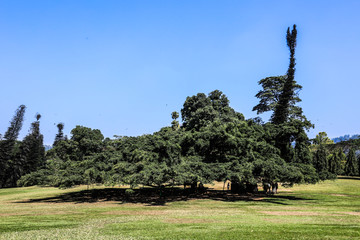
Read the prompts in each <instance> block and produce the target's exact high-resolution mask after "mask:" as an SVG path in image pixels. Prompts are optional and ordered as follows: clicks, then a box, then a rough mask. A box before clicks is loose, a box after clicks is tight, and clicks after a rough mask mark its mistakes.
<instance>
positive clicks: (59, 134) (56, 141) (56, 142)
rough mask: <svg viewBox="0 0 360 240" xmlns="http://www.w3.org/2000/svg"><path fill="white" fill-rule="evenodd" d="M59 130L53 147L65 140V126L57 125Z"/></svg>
mask: <svg viewBox="0 0 360 240" xmlns="http://www.w3.org/2000/svg"><path fill="white" fill-rule="evenodd" d="M57 128H58V133H57V134H56V136H55V140H54V143H53V146H56V145H57V144H58V143H59V142H60V141H63V140H65V137H64V133H63V129H64V124H63V123H59V124H58V125H57Z"/></svg>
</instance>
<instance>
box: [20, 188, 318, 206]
mask: <svg viewBox="0 0 360 240" xmlns="http://www.w3.org/2000/svg"><path fill="white" fill-rule="evenodd" d="M192 199H211V200H216V201H227V202H233V201H257V202H268V203H273V204H281V205H288V203H287V202H286V200H292V201H294V200H313V199H308V198H300V197H295V196H288V195H266V194H264V193H262V192H259V193H255V194H236V193H231V192H230V191H221V190H212V189H205V190H204V191H201V192H200V191H197V192H194V191H192V190H191V189H181V188H166V189H161V190H160V189H154V188H143V189H135V190H133V192H132V193H131V194H129V193H127V192H126V189H123V188H105V189H90V190H82V191H78V192H70V193H64V194H60V195H58V196H55V197H48V198H39V199H30V200H27V201H22V202H18V203H34V202H48V203H64V202H73V203H93V202H103V201H118V202H120V203H145V204H148V205H165V204H166V203H167V202H176V201H188V200H192Z"/></svg>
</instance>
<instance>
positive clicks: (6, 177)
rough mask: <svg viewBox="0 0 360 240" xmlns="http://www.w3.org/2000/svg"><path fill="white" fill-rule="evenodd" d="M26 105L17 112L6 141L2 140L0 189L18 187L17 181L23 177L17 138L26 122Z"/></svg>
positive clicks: (0, 148)
mask: <svg viewBox="0 0 360 240" xmlns="http://www.w3.org/2000/svg"><path fill="white" fill-rule="evenodd" d="M25 109H26V107H25V105H20V106H19V108H18V109H17V110H16V112H15V115H14V117H13V119H12V120H11V122H10V126H9V128H8V129H7V131H6V133H5V135H4V139H3V140H0V188H2V187H10V186H16V180H17V179H18V178H19V176H20V175H21V167H22V166H21V161H20V160H19V158H18V157H17V155H18V150H19V148H18V146H19V144H18V142H17V141H16V140H17V137H18V136H19V132H20V130H21V128H22V123H23V121H24V114H25Z"/></svg>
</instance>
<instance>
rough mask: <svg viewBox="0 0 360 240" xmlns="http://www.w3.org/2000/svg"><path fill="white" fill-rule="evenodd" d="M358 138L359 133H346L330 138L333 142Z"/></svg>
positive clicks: (359, 136)
mask: <svg viewBox="0 0 360 240" xmlns="http://www.w3.org/2000/svg"><path fill="white" fill-rule="evenodd" d="M359 138H360V135H359V134H354V135H351V136H350V135H349V134H346V135H344V136H340V137H336V138H333V139H332V140H333V141H334V143H339V142H345V141H349V140H351V139H359Z"/></svg>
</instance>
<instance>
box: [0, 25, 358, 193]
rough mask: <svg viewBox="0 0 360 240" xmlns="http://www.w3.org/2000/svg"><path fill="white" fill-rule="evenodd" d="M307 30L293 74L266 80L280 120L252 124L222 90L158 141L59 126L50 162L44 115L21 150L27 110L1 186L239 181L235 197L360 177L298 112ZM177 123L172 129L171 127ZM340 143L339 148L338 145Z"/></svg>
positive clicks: (271, 107) (12, 138) (262, 101)
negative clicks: (262, 187)
mask: <svg viewBox="0 0 360 240" xmlns="http://www.w3.org/2000/svg"><path fill="white" fill-rule="evenodd" d="M296 37H297V29H296V26H295V25H294V26H293V28H292V30H290V28H289V29H288V31H287V37H286V40H287V45H288V47H289V50H290V63H289V68H288V70H287V73H286V75H283V76H275V77H267V78H265V79H262V80H260V81H259V84H260V86H261V87H262V90H260V91H259V93H258V94H256V97H257V98H258V99H259V104H258V105H256V106H255V107H254V108H253V110H254V111H257V113H258V114H261V113H264V112H271V113H272V115H271V119H270V120H269V121H268V122H266V123H265V122H263V121H262V120H261V118H259V117H257V118H254V119H245V117H244V116H243V114H241V113H239V112H236V111H235V110H234V109H233V108H231V107H230V105H229V100H228V98H227V97H226V95H225V94H223V93H222V92H221V91H219V90H215V91H212V92H210V93H209V94H207V95H206V94H204V93H198V94H197V95H194V96H191V97H187V98H186V100H185V102H184V104H183V107H182V109H181V118H182V124H180V122H179V120H178V118H179V117H180V114H179V113H178V112H173V113H172V114H171V118H172V122H171V123H170V124H169V126H167V127H163V128H161V129H160V130H159V131H157V132H155V133H153V134H146V135H142V136H138V137H128V136H117V137H116V138H115V139H109V138H104V136H103V135H102V133H101V131H100V130H98V129H91V128H87V127H84V126H76V127H75V128H74V129H72V130H71V136H70V137H69V138H67V137H66V136H65V135H64V133H63V129H64V124H63V123H59V124H58V125H57V128H58V133H57V134H56V136H55V140H54V143H53V148H52V149H50V150H48V151H47V152H46V153H45V150H44V146H43V136H42V134H41V133H40V128H39V126H40V117H41V116H40V115H39V114H38V115H37V116H36V120H35V121H34V122H33V123H32V125H31V129H30V131H29V134H28V135H27V136H26V137H25V138H24V139H23V140H22V141H18V140H17V137H18V135H19V131H20V129H21V127H22V122H23V117H24V113H25V106H23V105H21V106H20V107H19V108H18V109H17V111H16V113H15V115H14V118H13V119H12V121H11V122H10V127H9V128H8V130H7V132H6V133H5V135H4V137H3V138H2V139H1V141H0V171H1V172H0V187H14V186H31V185H45V186H56V187H71V186H74V185H79V184H87V185H91V184H106V185H112V186H113V185H118V184H128V185H130V187H131V188H134V187H137V186H150V187H157V188H163V187H166V186H177V185H185V186H186V185H189V186H191V187H192V188H196V186H198V184H200V183H201V184H205V183H211V182H213V181H223V182H224V183H225V182H226V181H231V189H232V191H235V192H249V191H254V190H256V185H257V184H258V183H267V184H270V185H272V186H277V184H278V183H281V184H284V185H292V184H294V183H316V182H318V181H319V180H325V179H333V178H335V177H336V175H337V174H344V173H345V174H348V175H358V174H359V173H360V171H359V166H360V164H359V159H357V158H356V155H355V152H354V150H353V149H352V150H350V151H349V153H348V154H347V156H345V154H344V152H343V150H342V148H336V149H333V150H329V148H328V145H333V144H332V142H331V140H330V139H328V138H327V136H326V134H325V133H319V135H318V136H317V137H316V138H315V139H314V140H313V141H312V144H311V140H310V139H309V138H308V136H307V134H306V131H307V130H309V129H310V128H311V127H313V125H312V124H311V122H310V121H309V120H308V119H307V118H306V117H305V116H304V114H303V111H302V109H301V107H299V106H298V105H297V103H298V102H300V101H301V99H300V98H299V96H298V92H299V90H300V89H301V88H302V87H301V86H300V85H299V84H297V83H296V81H295V79H294V76H295V75H294V74H295V47H296ZM169 122H170V121H169ZM329 141H330V142H329Z"/></svg>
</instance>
